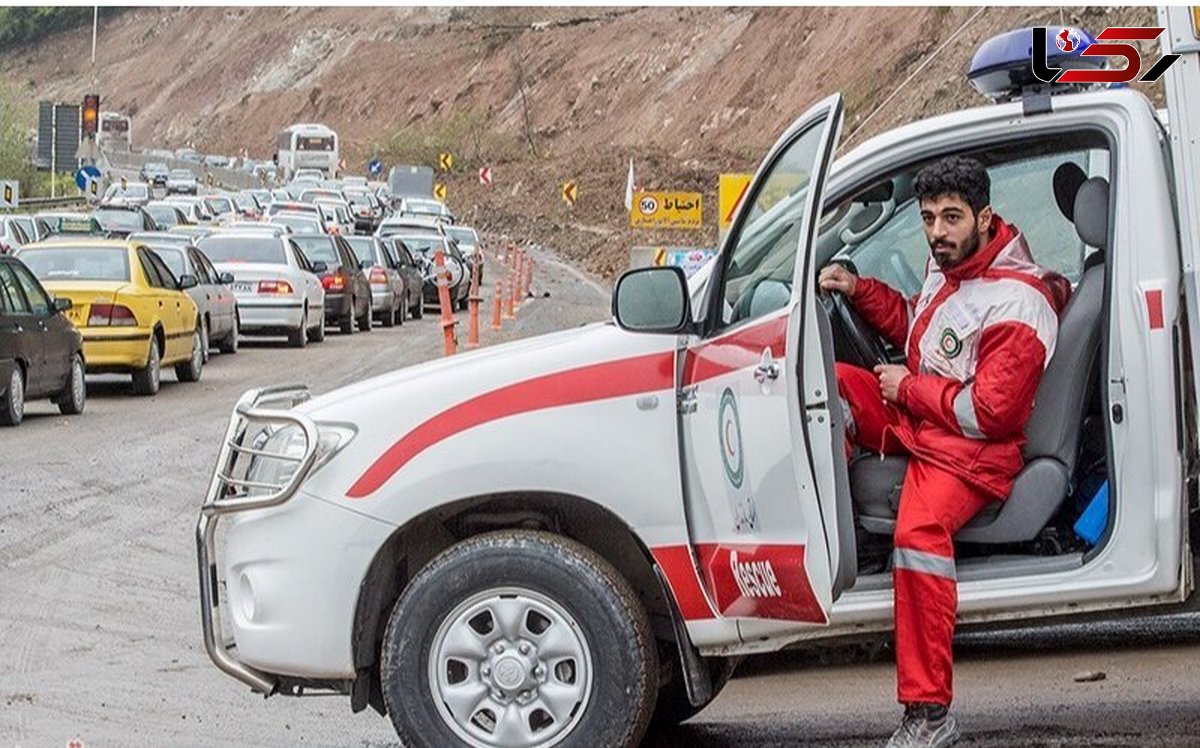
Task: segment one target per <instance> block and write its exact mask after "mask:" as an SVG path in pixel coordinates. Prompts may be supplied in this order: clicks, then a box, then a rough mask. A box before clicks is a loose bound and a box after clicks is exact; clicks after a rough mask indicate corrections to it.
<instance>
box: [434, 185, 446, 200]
mask: <svg viewBox="0 0 1200 748" xmlns="http://www.w3.org/2000/svg"><path fill="white" fill-rule="evenodd" d="M433 196H434V197H436V198H437V199H438V200H440V201H442V202H443V203H444V202H446V185H444V184H435V185H434V186H433Z"/></svg>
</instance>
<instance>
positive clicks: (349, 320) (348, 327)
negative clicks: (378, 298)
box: [338, 301, 355, 335]
mask: <svg viewBox="0 0 1200 748" xmlns="http://www.w3.org/2000/svg"><path fill="white" fill-rule="evenodd" d="M354 328H355V324H354V302H353V301H351V302H350V309H348V310H347V311H346V314H345V316H344V317H342V318H341V319H340V320H338V330H340V331H341V333H342V334H343V335H353V334H354Z"/></svg>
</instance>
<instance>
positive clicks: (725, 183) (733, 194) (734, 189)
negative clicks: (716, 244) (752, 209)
mask: <svg viewBox="0 0 1200 748" xmlns="http://www.w3.org/2000/svg"><path fill="white" fill-rule="evenodd" d="M753 177H754V175H753V174H722V175H721V176H720V178H719V179H718V180H717V204H718V207H719V208H720V209H721V214H720V215H719V216H718V220H717V228H718V229H720V230H721V231H727V230H728V229H729V227H730V226H732V225H733V216H734V215H735V214H736V213H737V209H738V206H739V205H741V204H742V200H744V199H745V197H746V191H747V190H749V189H750V180H751V179H752V178H753Z"/></svg>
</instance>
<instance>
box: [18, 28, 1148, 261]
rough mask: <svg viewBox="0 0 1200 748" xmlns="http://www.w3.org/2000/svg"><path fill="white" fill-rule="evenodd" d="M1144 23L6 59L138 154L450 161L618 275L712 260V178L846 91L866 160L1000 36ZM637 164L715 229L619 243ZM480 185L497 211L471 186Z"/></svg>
mask: <svg viewBox="0 0 1200 748" xmlns="http://www.w3.org/2000/svg"><path fill="white" fill-rule="evenodd" d="M1152 20H1153V11H1152V9H1149V8H1133V9H1123V10H1122V9H1117V10H1100V9H1085V8H1080V9H1070V10H1068V11H1065V12H1064V11H1063V10H1061V9H1058V8H986V9H983V10H982V12H981V11H980V9H978V8H883V9H878V8H766V9H754V8H731V9H723V8H701V9H688V8H648V9H646V8H643V9H639V8H623V9H605V8H558V9H555V8H548V9H542V8H533V9H499V8H471V9H458V8H432V9H427V8H346V7H337V8H166V9H153V8H146V9H134V10H129V11H126V12H124V13H122V14H120V15H118V16H115V17H112V18H110V19H109V20H108V21H105V22H102V27H101V29H100V35H99V47H98V52H97V65H96V69H95V71H94V72H93V71H92V70H90V69H89V65H88V58H87V51H88V49H89V44H90V38H89V35H90V29H84V30H80V31H78V32H72V33H65V34H60V35H58V36H57V37H54V38H52V39H51V40H49V41H47V42H43V43H41V44H38V45H36V46H28V47H25V48H19V49H16V50H10V51H8V53H7V54H6V56H5V60H4V61H3V62H0V75H3V76H4V77H7V78H8V79H9V80H10V81H12V82H15V83H17V84H19V85H21V86H23V87H25V88H26V90H27V91H28V93H29V95H30V96H31V97H32V98H37V99H44V98H57V99H63V100H76V99H78V98H79V97H80V96H81V95H82V94H83V93H84V89H86V88H90V87H91V86H93V85H94V87H95V88H96V89H97V90H99V91H100V92H101V94H102V95H103V97H104V101H105V106H104V108H105V109H108V108H114V109H120V110H123V111H126V112H133V113H135V115H136V121H135V137H136V139H137V141H138V142H139V144H141V145H149V144H156V145H167V146H172V147H179V146H182V145H184V144H186V143H192V144H194V145H195V146H196V147H197V148H199V149H200V150H201V151H203V152H224V153H236V152H237V151H238V150H239V149H240V148H242V147H246V148H248V149H249V150H250V153H251V155H252V156H255V157H260V158H267V157H269V156H270V155H271V153H272V151H273V147H272V144H273V140H274V135H275V133H276V132H277V131H278V129H279V128H280V127H281V126H283V125H286V124H288V123H291V122H296V121H320V122H324V123H326V124H328V125H330V126H331V127H333V128H335V129H336V130H337V131H338V132H339V133H341V135H342V137H343V143H344V151H345V155H346V158H347V163H348V164H349V165H350V168H351V169H361V168H362V165H363V164H364V163H365V161H366V160H367V159H369V158H370V157H371V156H372V155H375V154H379V155H381V156H383V157H384V159H385V161H388V162H394V161H397V160H404V161H411V160H413V159H422V160H426V161H430V162H432V159H434V158H436V153H437V151H438V150H440V149H442V148H449V149H450V150H452V151H453V152H454V153H455V154H456V157H457V160H458V164H457V166H456V172H457V173H455V174H452V175H450V176H449V177H448V178H447V181H448V186H449V189H450V198H449V199H450V202H451V204H452V205H453V206H454V208H455V209H456V210H457V211H459V212H460V213H466V214H468V215H475V216H477V218H476V219H475V220H477V221H478V222H480V223H481V224H485V225H486V226H488V227H492V228H497V229H500V230H506V231H509V232H511V233H514V234H517V233H519V234H520V235H522V236H529V237H533V238H536V239H537V240H539V241H542V242H544V243H546V244H550V245H552V246H555V247H556V248H558V249H559V250H560V251H563V252H564V253H566V254H568V255H571V256H573V257H575V258H577V259H581V260H583V261H584V262H585V264H587V265H588V266H589V267H590V268H591V269H593V270H596V271H598V272H601V273H604V274H607V275H612V274H613V273H615V272H617V271H619V270H620V269H621V268H622V267H623V263H624V257H625V249H626V248H627V247H628V245H630V244H632V243H640V244H649V243H671V244H685V245H712V244H713V243H714V242H715V238H716V210H715V207H716V175H717V174H718V173H719V172H721V171H730V170H750V169H752V168H753V166H754V165H755V163H756V162H757V160H758V159H759V158H761V156H762V154H763V152H764V151H765V150H766V149H767V148H768V147H769V146H770V144H771V142H772V141H773V139H774V138H775V136H776V135H777V134H778V133H779V132H780V131H781V130H782V129H783V128H784V127H786V125H787V123H788V122H790V121H791V120H792V119H793V118H794V117H795V116H796V115H797V114H799V113H800V112H802V111H803V110H804V109H805V108H806V107H807V106H808V105H810V104H812V103H813V102H815V101H817V100H819V99H820V98H823V97H824V96H826V95H828V94H829V93H832V92H833V91H841V92H842V93H843V94H844V95H845V97H846V102H847V120H846V127H845V130H844V134H843V135H844V137H846V136H853V138H854V140H855V141H856V142H857V141H859V140H861V139H862V138H863V137H864V136H868V135H870V134H872V133H874V132H878V131H879V130H881V129H886V128H887V127H890V126H894V125H895V124H897V123H899V122H904V121H910V120H912V119H915V118H919V117H922V116H928V115H930V114H934V113H937V112H942V111H947V110H949V109H953V108H957V107H959V106H962V105H963V104H964V103H970V104H975V103H979V102H980V101H981V99H979V98H978V97H977V96H976V95H975V94H973V93H972V92H971V91H970V89H969V88H968V87H967V85H966V83H965V80H964V78H963V75H962V74H963V71H964V70H965V68H966V66H967V64H968V62H969V60H970V57H971V55H972V54H973V52H974V50H975V49H976V47H977V46H978V44H979V43H980V41H982V40H983V39H985V38H987V37H988V36H991V35H993V34H995V33H998V32H1000V31H1004V30H1008V29H1011V28H1016V27H1019V26H1022V25H1030V24H1035V23H1036V24H1047V25H1056V24H1060V23H1065V24H1068V25H1084V26H1086V27H1088V28H1092V29H1100V28H1103V27H1104V26H1107V25H1114V24H1117V23H1121V24H1125V25H1148V24H1150V23H1151V22H1152ZM955 34H957V36H955ZM948 39H952V40H953V41H951V42H950V43H948V44H947V43H945V42H946V41H947V40H948ZM80 52H82V54H80ZM931 56H932V60H930V57H931ZM922 66H924V67H922ZM918 68H920V72H919V74H918V75H917V76H916V77H914V78H913V79H912V81H911V82H909V83H907V84H906V85H904V87H903V89H902V90H901V91H900V93H899V95H897V96H896V97H895V98H894V99H893V100H892V101H891V102H889V103H888V104H887V106H886V107H883V108H880V105H881V103H882V102H883V101H884V99H885V98H886V97H887V95H888V94H889V93H891V92H892V91H893V90H894V89H895V88H896V86H897V85H899V84H901V82H903V81H905V79H906V78H908V77H909V76H910V74H912V73H913V72H914V71H917V70H918ZM93 81H94V83H93ZM876 110H878V111H876ZM868 117H870V120H869V122H868V124H867V126H866V127H864V128H862V129H861V130H859V125H860V124H861V123H862V122H863V121H865V120H866V119H867V118H868ZM856 130H859V131H857V132H856ZM630 157H633V158H634V159H635V163H636V166H637V170H638V177H639V182H641V183H642V184H643V185H644V186H646V187H647V188H664V189H675V188H678V189H699V190H702V191H703V192H704V193H705V197H706V199H707V200H708V202H709V209H708V210H707V211H706V219H705V220H706V224H708V226H707V228H706V230H705V231H703V232H684V231H675V232H662V233H657V234H655V233H648V232H644V231H643V232H632V231H630V230H629V229H627V228H625V224H626V223H627V221H626V219H625V216H624V211H623V208H622V205H621V201H622V197H623V190H624V182H625V174H626V169H627V167H628V159H629V158H630ZM484 164H487V165H491V166H493V167H494V168H495V172H496V179H497V183H496V186H495V187H493V188H492V189H491V190H485V189H483V188H481V187H480V186H479V185H478V182H477V180H476V178H475V171H476V169H477V168H478V167H479V166H482V165H484ZM568 179H570V180H574V181H576V182H578V184H579V190H580V203H579V205H577V206H576V208H575V209H573V210H571V211H568V210H567V209H566V208H565V207H564V206H563V205H562V203H561V201H560V200H559V196H558V185H559V184H560V183H561V182H562V181H564V180H568ZM514 190H515V192H514Z"/></svg>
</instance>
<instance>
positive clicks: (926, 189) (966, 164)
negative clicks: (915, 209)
mask: <svg viewBox="0 0 1200 748" xmlns="http://www.w3.org/2000/svg"><path fill="white" fill-rule="evenodd" d="M913 192H914V193H915V194H916V196H917V200H936V199H937V198H939V197H941V196H943V195H958V196H959V197H961V198H962V199H963V202H965V203H966V204H967V205H969V206H971V211H972V212H973V213H974V214H975V215H979V211H981V210H983V209H984V208H986V207H987V206H988V204H989V203H991V201H992V180H991V179H990V178H989V177H988V173H987V169H985V168H983V164H981V163H979V162H978V161H976V160H975V159H973V158H966V157H965V156H951V157H950V158H944V159H942V160H941V161H937V162H934V163H932V164H930V165H929V166H926V167H925V168H924V169H921V171H919V172H917V178H916V179H915V180H913Z"/></svg>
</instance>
